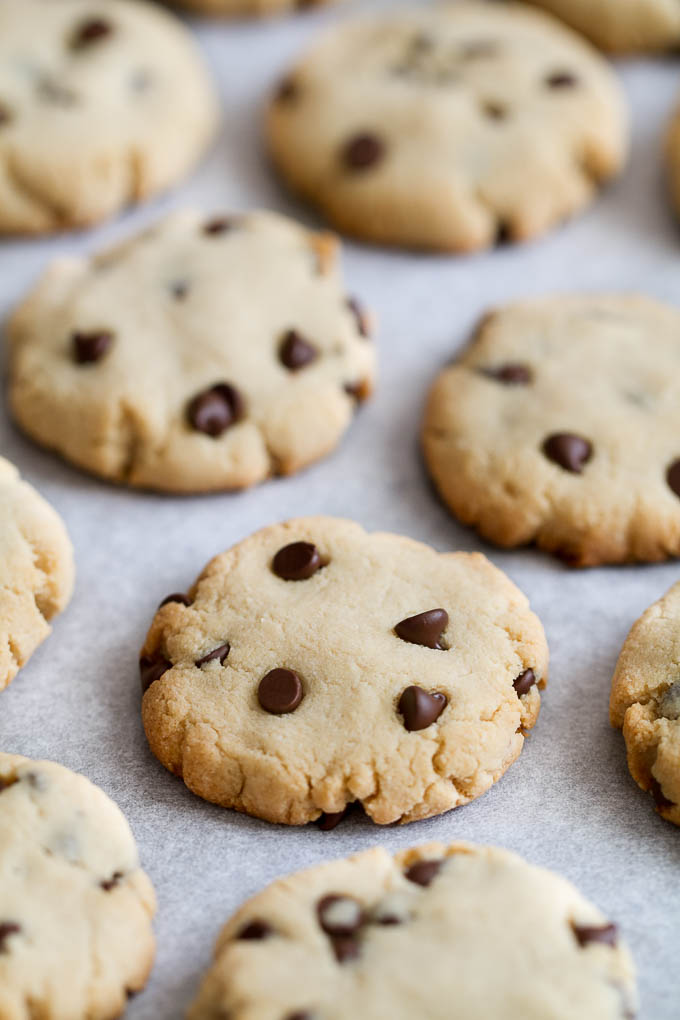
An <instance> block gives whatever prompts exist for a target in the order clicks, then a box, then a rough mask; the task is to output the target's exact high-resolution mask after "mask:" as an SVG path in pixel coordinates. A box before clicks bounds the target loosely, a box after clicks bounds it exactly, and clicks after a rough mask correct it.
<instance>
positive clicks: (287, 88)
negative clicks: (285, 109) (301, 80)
mask: <svg viewBox="0 0 680 1020" xmlns="http://www.w3.org/2000/svg"><path fill="white" fill-rule="evenodd" d="M299 96H300V86H299V85H298V83H297V80H296V79H295V78H294V77H293V75H292V74H289V75H287V76H286V77H285V78H283V80H282V81H280V82H279V85H278V88H277V89H276V93H275V95H274V99H275V100H276V102H277V103H294V102H295V100H296V99H298V98H299Z"/></svg>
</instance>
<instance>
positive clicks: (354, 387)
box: [343, 382, 366, 400]
mask: <svg viewBox="0 0 680 1020" xmlns="http://www.w3.org/2000/svg"><path fill="white" fill-rule="evenodd" d="M365 389H366V384H365V383H363V382H354V383H345V385H344V386H343V390H344V391H345V393H346V394H347V396H348V397H354V399H355V400H363V398H364V396H365Z"/></svg>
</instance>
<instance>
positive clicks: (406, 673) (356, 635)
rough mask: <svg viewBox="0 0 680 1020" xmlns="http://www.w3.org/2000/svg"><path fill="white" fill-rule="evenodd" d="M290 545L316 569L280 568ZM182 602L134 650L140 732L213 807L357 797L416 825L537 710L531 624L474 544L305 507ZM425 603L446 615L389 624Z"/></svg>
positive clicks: (484, 782)
mask: <svg viewBox="0 0 680 1020" xmlns="http://www.w3.org/2000/svg"><path fill="white" fill-rule="evenodd" d="M300 542H302V543H307V547H306V551H307V553H308V554H309V556H310V557H311V560H310V564H311V565H309V564H308V565H309V569H310V570H311V571H312V572H311V573H309V576H306V577H303V578H301V579H297V580H293V579H287V578H288V576H289V574H288V573H286V572H285V571H284V573H281V572H280V565H279V560H280V558H279V559H277V558H276V557H277V553H278V552H279V551H280V550H281V549H283V548H286V547H288V546H289V545H292V544H297V543H300ZM296 549H299V547H298V546H297V545H296ZM293 552H295V550H293ZM282 556H283V557H284V559H285V557H286V556H287V557H288V559H289V560H291V559H292V560H296V557H295V556H292V557H291V555H290V551H289V552H288V554H282ZM301 562H302V563H304V562H306V561H305V557H304V556H303V557H302V559H301ZM319 564H320V565H319ZM298 565H299V564H298ZM288 566H290V563H289V564H288ZM277 571H279V572H278V573H277ZM306 573H308V572H306ZM180 597H181V596H180ZM184 601H185V602H187V603H188V604H182V603H180V602H178V601H172V602H169V603H168V604H166V605H164V606H162V607H161V608H160V610H159V612H158V613H157V615H156V617H155V619H154V622H153V624H152V626H151V629H150V631H149V634H148V636H147V639H146V643H145V645H144V648H143V650H142V659H141V663H140V665H141V671H142V685H143V688H146V693H145V695H144V700H143V705H142V715H143V721H144V728H145V730H146V734H147V737H148V740H149V743H150V745H151V749H152V750H153V752H154V754H155V755H156V756H157V757H158V758H159V759H160V761H161V762H162V763H163V764H164V765H165V766H166V767H167V768H168V769H170V770H171V771H172V772H174V773H175V774H177V775H179V776H182V777H183V779H184V782H185V783H186V785H187V786H188V787H189V788H190V789H191V790H193V791H194V793H197V794H199V795H200V796H202V797H204V798H206V799H207V800H211V801H214V802H215V803H218V804H222V805H224V806H225V807H234V808H237V809H238V810H239V811H245V812H247V813H249V814H253V815H257V816H259V817H261V818H265V819H267V820H269V821H273V822H284V823H288V824H293V825H300V824H304V823H306V822H309V821H311V820H313V819H315V818H318V816H319V815H320V814H321V813H322V812H324V813H327V814H333V813H336V812H340V811H342V810H343V809H344V808H345V806H346V805H347V804H349V803H351V802H353V801H359V802H361V803H362V805H363V807H364V809H365V811H366V812H367V814H368V815H369V816H370V817H371V818H372V819H373V820H374V821H376V822H378V823H381V824H382V823H389V822H395V821H402V822H408V821H413V820H414V819H418V818H426V817H428V816H430V815H435V814H439V813H441V812H443V811H447V810H448V809H450V808H453V807H456V806H458V805H460V804H465V803H467V802H468V801H470V800H472V799H473V798H475V797H478V796H479V795H480V794H482V793H484V792H485V791H486V790H488V789H489V787H490V786H491V785H492V784H493V783H494V782H495V781H496V780H497V779H499V778H500V776H501V775H502V774H503V773H504V772H505V770H506V769H507V768H508V766H509V765H511V764H512V762H513V761H514V760H515V759H516V758H517V757H518V755H519V753H520V751H521V749H522V746H523V744H524V731H526V730H528V729H530V728H531V727H532V726H533V725H534V723H535V721H536V719H537V716H538V712H539V706H540V695H539V692H538V686H537V685H539V684H540V686H541V687H542V686H544V683H545V678H546V675H547V664H548V649H547V645H546V641H545V636H544V634H543V628H542V627H541V624H540V622H539V620H538V618H537V617H536V616H535V615H534V614H533V613H532V612H530V610H529V606H528V602H527V599H526V598H525V596H524V595H523V594H522V593H521V592H520V591H519V590H518V589H517V588H516V587H515V586H514V585H513V584H512V583H511V582H510V581H509V580H508V578H507V577H506V576H505V575H504V574H502V573H501V572H500V571H499V570H497V569H496V568H495V567H493V566H492V565H491V564H490V563H489V562H488V560H486V559H485V557H484V556H481V555H479V554H476V553H473V554H464V553H450V554H442V555H440V554H438V553H436V552H435V551H434V550H433V549H431V548H430V547H428V546H426V545H423V544H421V543H419V542H414V541H412V540H411V539H407V538H402V537H400V536H397V535H389V534H377V533H376V534H368V533H367V532H365V531H364V530H363V529H362V528H361V527H360V526H359V525H357V524H354V523H352V522H350V521H344V520H339V519H336V518H330V517H308V518H301V519H298V520H292V521H289V522H287V523H285V524H277V525H274V526H272V527H269V528H265V529H263V530H262V531H259V532H256V533H255V534H254V535H252V536H251V537H250V538H247V539H245V540H244V541H243V542H241V543H240V544H238V545H236V546H235V547H234V548H233V549H231V550H230V551H229V552H226V553H224V554H222V555H221V556H218V557H217V558H216V559H214V560H213V561H212V562H211V563H209V564H208V566H207V567H206V569H205V570H204V571H203V573H202V574H201V576H200V577H199V579H198V581H197V582H196V584H195V585H194V586H193V587H192V588H191V590H190V592H189V593H188V596H186V597H184ZM432 610H440V611H441V610H444V613H445V614H446V615H447V616H448V622H447V621H446V620H443V621H441V620H440V623H439V625H438V626H434V627H430V628H419V627H418V626H416V627H415V628H414V629H412V630H411V633H410V635H406V636H405V637H403V638H402V637H400V636H398V635H397V633H396V632H395V628H396V627H397V625H398V624H401V623H402V622H404V621H410V620H411V618H412V617H414V616H419V614H422V613H431V611H432ZM416 623H417V621H416ZM414 631H415V632H414ZM427 638H429V646H428V645H425V644H423V643H422V642H423V641H424V640H425V639H427ZM416 642H417V643H416ZM206 656H211V658H210V661H208V660H206V658H205V657H206ZM201 660H203V661H201ZM277 669H279V670H280V669H283V670H287V671H293V672H294V673H295V674H296V675H297V677H298V682H299V690H298V694H299V695H300V696H301V697H299V698H298V699H297V706H296V707H293V708H292V709H291V710H289V711H287V714H273V712H272V695H271V692H270V693H269V697H268V698H265V699H264V702H265V704H263V697H262V689H263V686H266V685H265V681H264V678H265V677H266V676H268V674H269V673H270V671H272V670H277ZM528 671H533V672H532V673H531V674H530V675H529V674H528ZM520 678H521V679H520ZM515 683H517V685H518V686H517V689H516V688H515V686H513V685H514V684H515ZM408 688H417V689H418V690H416V691H414V690H411V691H410V693H409V694H407V695H405V696H404V692H405V691H406V690H407V689H408ZM402 697H405V699H406V701H407V702H408V704H406V705H405V704H404V702H403V701H402ZM275 700H276V699H274V701H275ZM265 705H266V706H267V707H265ZM273 707H274V709H275V708H276V706H275V705H274V706H273ZM409 726H411V727H417V728H410V729H409V728H407V727H409Z"/></svg>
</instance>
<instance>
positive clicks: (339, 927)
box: [316, 894, 364, 937]
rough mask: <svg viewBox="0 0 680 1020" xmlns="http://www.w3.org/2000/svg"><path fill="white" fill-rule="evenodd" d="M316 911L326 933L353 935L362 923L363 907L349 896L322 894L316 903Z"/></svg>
mask: <svg viewBox="0 0 680 1020" xmlns="http://www.w3.org/2000/svg"><path fill="white" fill-rule="evenodd" d="M316 913H317V917H318V918H319V924H320V925H321V927H322V928H323V930H324V931H325V932H326V934H327V935H333V936H339V937H342V936H347V935H354V934H355V932H357V931H358V930H359V928H361V926H362V924H363V923H364V911H363V908H362V906H361V904H360V903H359V902H358V900H355V899H353V897H351V896H339V895H337V894H331V895H329V896H324V897H322V899H320V900H319V902H318V903H317V906H316Z"/></svg>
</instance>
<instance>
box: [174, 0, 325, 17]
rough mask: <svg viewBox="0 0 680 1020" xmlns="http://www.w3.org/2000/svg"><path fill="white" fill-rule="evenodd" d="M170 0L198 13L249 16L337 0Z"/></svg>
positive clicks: (294, 9) (276, 12)
mask: <svg viewBox="0 0 680 1020" xmlns="http://www.w3.org/2000/svg"><path fill="white" fill-rule="evenodd" d="M170 2H171V3H174V5H175V6H176V7H183V8H185V9H186V10H188V11H195V12H196V13H197V14H208V15H214V16H224V17H249V16H253V15H261V16H265V15H270V14H284V13H286V12H289V11H301V10H306V9H308V8H312V7H319V6H321V5H323V4H326V3H334V2H335V0H170Z"/></svg>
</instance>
